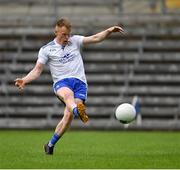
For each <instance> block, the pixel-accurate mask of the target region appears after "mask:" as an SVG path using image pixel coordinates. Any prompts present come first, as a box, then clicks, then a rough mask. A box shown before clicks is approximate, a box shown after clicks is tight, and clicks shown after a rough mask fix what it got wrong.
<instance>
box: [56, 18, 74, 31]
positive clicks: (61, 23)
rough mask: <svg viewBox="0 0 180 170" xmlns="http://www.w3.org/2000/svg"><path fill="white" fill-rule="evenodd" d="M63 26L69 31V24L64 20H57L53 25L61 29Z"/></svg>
mask: <svg viewBox="0 0 180 170" xmlns="http://www.w3.org/2000/svg"><path fill="white" fill-rule="evenodd" d="M63 26H65V27H66V28H67V29H68V30H71V23H70V22H69V21H68V20H67V19H65V18H61V19H59V20H58V21H57V22H56V24H55V27H63Z"/></svg>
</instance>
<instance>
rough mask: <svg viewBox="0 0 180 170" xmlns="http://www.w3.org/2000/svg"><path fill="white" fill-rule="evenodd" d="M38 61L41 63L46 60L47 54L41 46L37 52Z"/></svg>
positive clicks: (44, 62)
mask: <svg viewBox="0 0 180 170" xmlns="http://www.w3.org/2000/svg"><path fill="white" fill-rule="evenodd" d="M37 61H38V62H40V63H41V64H46V63H47V61H48V56H47V54H46V53H45V50H44V49H43V48H41V49H40V50H39V54H38V60H37Z"/></svg>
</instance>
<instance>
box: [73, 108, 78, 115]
mask: <svg viewBox="0 0 180 170" xmlns="http://www.w3.org/2000/svg"><path fill="white" fill-rule="evenodd" d="M73 114H74V116H75V117H78V116H79V114H78V109H77V107H75V108H74V109H73Z"/></svg>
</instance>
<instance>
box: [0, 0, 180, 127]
mask: <svg viewBox="0 0 180 170" xmlns="http://www.w3.org/2000/svg"><path fill="white" fill-rule="evenodd" d="M133 2H134V3H133ZM162 2H164V3H163V4H162V3H161V1H154V2H153V1H148V0H139V1H138V4H137V1H130V0H126V1H119V0H111V1H110V0H108V1H104V0H98V1H96V0H91V1H87V0H68V1H63V0H54V1H49V0H39V1H35V0H26V1H23V0H16V1H9V0H1V1H0V128H40V129H41V128H42V129H44V128H52V127H54V126H55V125H56V123H57V121H58V120H59V119H60V118H61V117H62V114H63V105H62V104H61V103H60V102H59V101H58V99H56V97H55V96H54V94H53V90H52V87H51V85H52V80H51V77H50V74H49V70H48V68H47V67H46V68H45V70H44V72H43V74H42V76H41V77H40V78H38V79H37V80H36V81H34V82H33V83H32V84H31V85H28V86H27V88H26V89H25V90H24V92H19V91H18V90H17V88H16V87H15V86H14V82H13V81H14V79H16V78H17V77H21V76H23V75H25V74H26V73H27V72H29V71H30V70H31V68H33V65H34V63H35V61H36V59H37V54H38V50H39V48H40V47H41V46H42V45H43V44H46V42H48V41H50V40H51V39H52V38H53V24H54V22H55V21H56V19H57V18H59V17H62V16H65V17H67V18H69V19H70V20H71V21H72V24H73V26H74V29H73V33H77V34H83V35H91V34H93V33H96V32H98V31H100V30H102V29H105V28H107V27H108V26H111V25H114V24H115V25H121V26H123V27H124V28H125V30H126V31H127V34H126V35H119V34H115V35H112V36H110V37H109V38H108V40H106V41H105V42H103V43H101V44H96V45H91V46H88V47H85V48H84V51H83V54H84V55H83V56H84V62H85V69H86V74H87V79H88V83H89V94H88V101H87V112H88V114H89V116H90V119H91V121H90V122H89V124H88V125H86V126H84V125H83V124H82V123H81V121H80V120H78V119H76V120H75V121H74V122H73V124H72V127H73V128H81V127H83V128H96V129H98V128H101V129H102V128H103V129H122V128H124V127H123V126H122V125H121V124H120V123H119V122H118V121H117V120H115V118H114V112H115V108H116V106H117V105H119V104H121V103H123V102H131V101H132V99H133V97H134V96H138V97H139V98H140V99H141V106H142V108H141V114H142V124H141V126H137V125H136V122H134V123H133V124H132V125H130V126H129V128H132V129H170V130H178V129H180V114H179V112H180V91H179V85H180V59H179V55H180V48H179V47H180V32H179V26H180V17H179V16H180V15H179V12H178V10H177V9H176V10H175V12H174V13H168V9H169V8H167V7H168V6H167V4H168V3H169V2H166V1H162ZM153 3H155V4H153ZM154 5H155V6H156V10H152V8H153V7H154ZM165 7H166V8H165ZM170 10H171V12H172V8H171V9H170ZM137 11H138V12H137ZM165 11H166V12H167V13H164V12H165ZM152 12H153V13H152Z"/></svg>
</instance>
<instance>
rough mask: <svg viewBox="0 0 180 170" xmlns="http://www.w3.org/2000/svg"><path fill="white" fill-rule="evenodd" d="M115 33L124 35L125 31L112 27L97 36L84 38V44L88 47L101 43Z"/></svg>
mask: <svg viewBox="0 0 180 170" xmlns="http://www.w3.org/2000/svg"><path fill="white" fill-rule="evenodd" d="M113 32H120V33H124V30H123V29H122V28H121V27H119V26H113V27H110V28H108V29H106V30H104V31H102V32H99V33H97V34H95V35H92V36H88V37H84V39H83V44H84V45H88V44H93V43H98V42H101V41H103V40H105V39H106V38H107V36H108V35H110V34H111V33H113Z"/></svg>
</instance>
